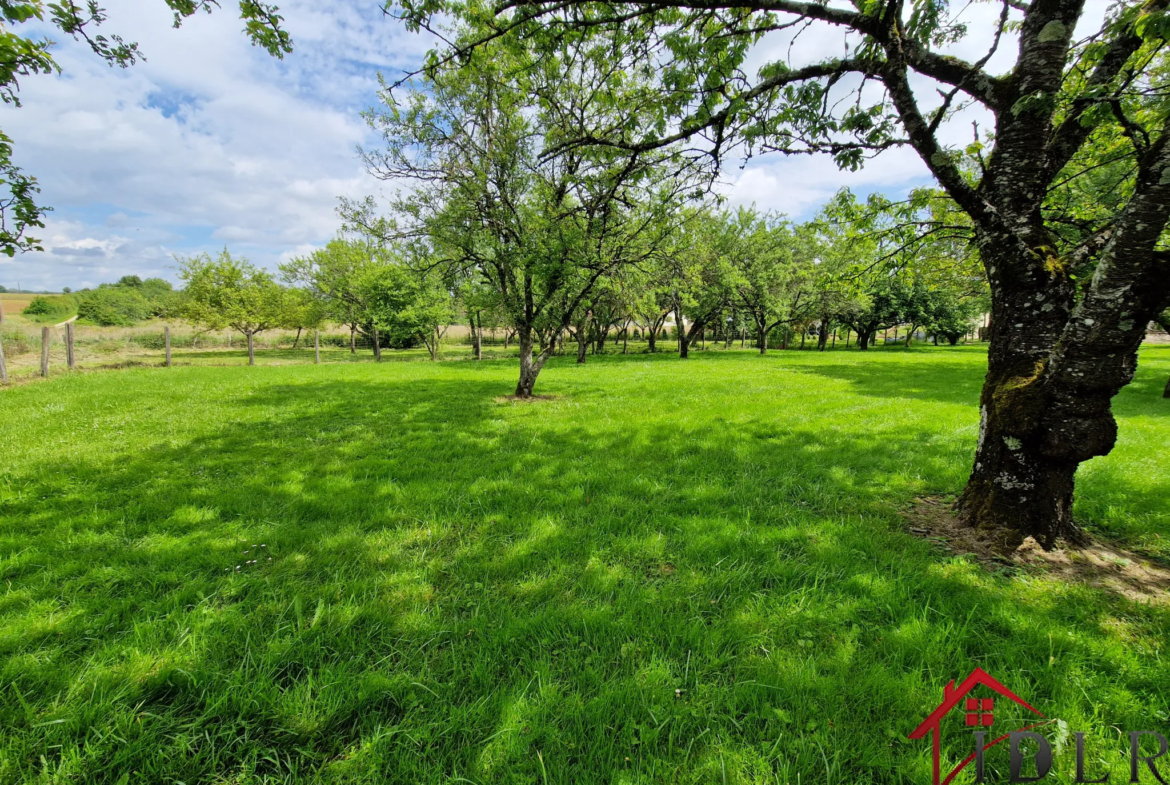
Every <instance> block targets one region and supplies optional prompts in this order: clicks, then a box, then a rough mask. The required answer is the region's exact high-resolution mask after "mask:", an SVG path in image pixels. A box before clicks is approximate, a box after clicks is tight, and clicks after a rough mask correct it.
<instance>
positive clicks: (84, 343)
mask: <svg viewBox="0 0 1170 785" xmlns="http://www.w3.org/2000/svg"><path fill="white" fill-rule="evenodd" d="M378 343H379V344H380V351H376V350H375V348H374V337H373V335H371V334H365V333H363V332H361V331H360V330H353V331H351V330H349V329H348V328H345V327H331V328H329V329H322V330H301V331H296V330H270V331H264V332H261V333H257V334H255V335H254V336H253V338H252V351H251V352H249V348H248V339H247V336H245V335H244V334H243V333H241V332H239V331H236V330H215V331H207V330H200V329H197V328H195V327H192V326H190V325H183V324H177V325H164V324H147V325H142V326H137V327H127V328H115V327H98V326H91V325H78V324H74V323H62V324H56V325H37V324H31V323H28V322H27V321H26V320H21V321H14V320H13V319H11V318H10V319H8V320H6V321H5V322H4V323H2V324H0V358H2V359H0V382H8V381H20V380H27V379H30V378H35V377H39V376H54V375H57V374H61V373H67V372H69V371H76V370H82V371H84V370H97V369H113V368H132V367H151V366H182V365H185V366H191V365H247V364H249V363H250V362H254V363H255V364H257V365H282V364H303V363H326V362H328V363H337V362H379V361H393V360H413V359H430V353H429V352H428V350H427V349H426V348H425V346H422V345H421V344H420V345H419V346H417V347H411V348H402V347H394V346H392V345H391V342H390V341H388V340H387V339H386V338H385V337H384V336H379V338H378ZM481 347H482V355H483V356H484V357H485V358H494V357H504V356H509V355H512V354H515V353H516V352H517V347H516V342H515V339H514V338H513V337H512V336H511V335H510V334H506V333H505V331H503V330H495V331H488V330H485V331H484V334H483V338H482V342H481ZM440 355H441V358H442V359H470V358H472V357H473V356H474V344H473V340H472V335H471V332H470V330H469V329H468V328H467V327H465V326H459V325H455V326H452V327H450V328H448V329H447V330H446V331H445V333H444V338H443V341H442V342H441V343H440Z"/></svg>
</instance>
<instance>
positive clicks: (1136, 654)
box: [0, 378, 1170, 783]
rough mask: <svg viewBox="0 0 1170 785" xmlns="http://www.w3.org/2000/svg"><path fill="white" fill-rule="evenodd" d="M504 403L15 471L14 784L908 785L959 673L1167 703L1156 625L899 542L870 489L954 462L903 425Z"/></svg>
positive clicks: (373, 403)
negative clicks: (944, 694) (832, 427)
mask: <svg viewBox="0 0 1170 785" xmlns="http://www.w3.org/2000/svg"><path fill="white" fill-rule="evenodd" d="M498 391H499V382H498V380H490V379H484V380H479V379H467V378H464V379H462V380H460V381H451V380H448V379H443V378H428V379H418V380H413V381H410V382H409V383H404V382H395V381H386V382H378V383H371V382H364V381H348V382H328V383H321V382H306V383H304V384H291V385H280V384H273V385H268V386H264V387H260V388H256V389H255V390H253V391H252V392H251V393H250V394H248V395H247V396H244V397H241V398H239V399H238V400H237V401H236V402H235V403H234V404H233V406H234V407H236V409H237V419H235V420H233V421H230V422H227V423H225V424H223V425H221V426H219V427H218V428H216V429H215V430H211V431H209V432H205V433H203V434H202V435H198V436H194V437H192V438H189V439H177V440H175V441H173V442H171V443H167V444H159V445H156V446H154V447H151V448H148V449H146V450H144V451H143V452H142V453H141V454H140V455H138V456H136V457H135V458H134V459H133V460H130V461H124V460H102V459H100V458H97V457H76V458H74V459H73V460H72V462H70V463H68V464H66V465H61V464H54V465H53V466H52V467H49V466H37V465H34V466H29V467H26V469H25V470H24V471H23V472H22V476H17V477H13V478H11V484H12V486H13V487H15V488H17V489H18V492H17V493H16V494H15V496H14V502H13V503H11V504H10V505H9V506H8V507H7V508H6V509H5V512H4V517H3V520H4V524H3V533H4V539H3V541H2V542H0V553H2V554H3V555H4V557H5V559H4V561H3V562H2V563H0V564H2V571H0V578H3V579H4V580H6V581H8V582H9V584H10V588H9V591H8V593H7V594H6V595H5V597H4V599H3V604H0V614H2V616H0V618H3V619H4V625H5V626H4V628H3V629H4V634H3V637H0V657H2V658H3V660H2V662H3V665H2V668H0V679H2V682H3V685H5V687H6V689H0V721H2V723H3V726H4V727H5V728H6V729H8V731H6V734H5V736H6V738H7V741H6V742H4V744H5V745H6V747H5V752H6V754H7V756H8V757H7V758H6V759H5V760H6V761H8V762H7V763H4V764H2V765H4V766H7V767H8V768H7V769H6V770H5V771H4V772H3V774H4V776H5V777H8V778H13V779H16V778H19V777H24V776H27V777H30V778H31V777H32V776H33V775H34V774H37V773H50V772H56V773H59V774H62V775H64V774H72V775H74V776H75V777H76V778H78V779H80V780H83V781H116V780H117V779H118V778H119V777H120V776H122V774H129V773H130V772H134V774H133V776H132V777H131V780H132V781H133V778H134V777H137V778H140V779H142V780H143V781H161V780H164V779H171V778H174V779H181V780H184V781H206V780H210V779H213V778H222V779H228V778H230V777H233V776H239V777H240V778H241V779H248V778H261V777H267V778H270V779H273V780H289V781H292V780H301V781H322V780H337V781H370V782H404V783H405V782H410V783H417V782H440V781H449V780H451V779H454V778H464V779H466V780H470V781H472V782H485V783H486V782H507V783H511V782H516V783H521V782H524V783H528V782H536V781H541V780H542V779H543V780H544V781H547V782H564V783H582V782H711V781H720V778H721V777H723V776H724V775H727V781H729V782H734V781H752V780H765V779H775V778H778V779H779V781H782V782H783V781H796V778H797V774H800V775H801V781H803V782H814V783H815V782H825V783H830V782H832V783H837V782H843V781H849V782H883V783H884V782H915V781H921V778H922V777H923V776H924V775H925V776H929V775H926V774H925V773H926V772H927V771H928V763H927V757H926V752H927V750H925V749H920V748H919V746H918V745H915V744H913V743H908V742H905V741H904V740H903V737H904V736H905V734H906V732H908V731H909V730H910V729H911V728H913V727H914V726H915V725H916V724H917V723H918V721H919V720H920V719H921V715H925V714H926V713H927V712H928V711H929V710H930V709H931V708H932V707H933V706H934V704H935V703H937V702H938V700H939V699H940V696H941V689H942V685H943V684H944V683H945V682H946V681H947V680H949V679H950V678H961V677H963V676H965V675H966V671H967V670H969V669H970V667H971V665H973V664H974V663H978V664H981V665H982V666H983V667H984V668H985V669H987V670H990V671H991V672H992V673H994V674H995V675H997V677H999V678H1001V679H1002V680H1005V681H1010V683H1011V686H1012V687H1013V688H1014V689H1016V690H1017V691H1019V692H1021V694H1024V695H1025V697H1026V698H1027V699H1029V700H1030V701H1032V702H1033V703H1034V704H1038V705H1040V706H1043V707H1044V710H1045V711H1046V713H1047V714H1049V716H1060V717H1062V718H1065V719H1067V720H1068V721H1069V723H1070V726H1072V727H1075V728H1078V729H1086V730H1091V729H1092V722H1094V721H1095V722H1103V721H1107V722H1109V723H1114V724H1117V725H1119V726H1123V727H1131V726H1132V727H1137V726H1138V725H1142V724H1143V722H1145V721H1146V720H1148V718H1149V717H1150V716H1151V714H1150V712H1152V711H1153V710H1154V707H1156V706H1157V705H1158V701H1159V700H1160V697H1159V695H1160V693H1159V689H1160V688H1158V687H1157V686H1155V685H1158V684H1163V685H1164V684H1167V683H1170V672H1168V669H1167V666H1166V665H1165V664H1163V663H1161V662H1160V661H1159V660H1158V659H1157V657H1156V655H1154V654H1153V653H1152V651H1151V650H1149V649H1148V648H1147V647H1148V646H1150V645H1151V641H1153V642H1155V644H1156V640H1157V634H1158V633H1157V631H1158V630H1159V629H1162V628H1164V625H1165V624H1166V623H1167V622H1168V621H1170V617H1168V616H1167V613H1166V612H1165V611H1164V610H1161V609H1157V608H1147V607H1142V606H1136V605H1132V604H1129V603H1126V602H1125V601H1123V600H1119V599H1116V598H1112V597H1108V596H1104V595H1100V594H1096V593H1093V592H1091V591H1090V590H1088V589H1085V588H1082V587H1061V586H1044V585H1040V584H1037V583H1035V582H1032V581H1026V580H1024V581H1021V580H1013V579H1011V578H1010V577H1007V576H994V575H988V574H986V573H984V572H983V571H981V569H980V568H978V567H977V566H976V565H974V564H971V563H968V562H965V561H963V560H961V559H955V558H951V557H946V556H943V555H941V554H939V553H937V552H933V551H930V550H929V549H928V548H927V547H926V546H925V545H924V544H922V543H919V542H916V541H915V540H914V539H912V538H910V537H907V536H905V535H904V534H902V533H901V532H900V531H898V527H899V524H898V522H897V519H896V517H895V516H894V515H893V512H892V510H893V505H894V503H895V502H896V501H897V499H898V498H899V496H900V495H903V494H905V493H906V488H899V487H894V488H891V484H890V478H891V477H895V476H897V475H898V473H899V472H901V471H903V470H904V469H905V462H906V460H907V458H908V456H912V460H913V463H914V465H915V467H916V471H918V472H921V473H922V474H924V475H926V476H928V477H929V476H937V475H945V473H946V471H947V465H948V464H949V463H950V462H951V461H952V460H953V454H954V446H953V445H948V444H947V443H946V442H945V441H940V440H939V439H938V438H937V434H934V433H933V432H931V431H930V429H929V428H928V427H926V426H923V428H922V430H921V431H920V432H916V431H913V430H907V431H904V432H902V433H901V434H899V436H898V439H901V440H903V441H901V442H900V443H894V444H891V442H890V437H889V435H888V434H871V433H867V432H866V430H865V429H864V428H859V429H858V430H857V431H852V432H848V433H837V434H836V435H835V437H834V438H832V439H827V438H826V434H825V432H824V431H823V430H821V429H817V428H814V427H812V426H802V427H785V428H778V427H776V424H775V423H774V422H772V421H770V420H768V419H767V418H765V417H763V416H758V417H756V418H754V419H753V420H751V421H750V422H747V423H740V424H739V425H737V427H736V428H734V429H732V428H729V427H726V426H725V424H722V423H721V422H720V421H719V420H718V418H717V417H716V416H714V415H713V416H712V417H709V418H706V419H703V418H699V417H696V418H692V419H691V420H689V421H685V422H682V421H680V422H676V423H672V424H669V425H668V424H663V423H654V422H649V423H637V422H633V423H631V422H630V421H628V420H612V421H611V420H609V419H606V418H600V417H593V416H581V415H577V414H575V410H574V409H572V408H571V407H565V408H563V409H557V408H544V409H540V408H539V407H534V408H530V407H521V408H520V409H513V408H512V407H506V406H501V405H499V404H495V403H493V402H492V397H493V396H494V395H496V394H497V393H498ZM574 395H575V396H577V397H578V398H582V399H587V398H589V397H590V395H591V393H588V392H584V391H582V390H578V391H577V392H575V393H574ZM586 403H588V401H586ZM550 406H551V407H556V406H557V404H556V403H555V402H551V403H550ZM253 413H255V414H256V416H255V417H253V416H251V415H252V414H253ZM273 413H274V414H273ZM261 414H262V415H263V416H262V417H261V416H260V415H261ZM931 437H933V438H931ZM49 500H51V503H46V502H48V501H49ZM260 543H263V544H264V545H265V546H266V548H265V549H264V550H265V552H267V553H268V554H270V557H271V558H272V559H273V561H272V562H268V561H267V559H268V558H269V556H263V561H261V562H260V563H259V564H257V565H248V566H245V567H243V568H242V569H241V570H240V571H239V572H238V573H237V572H236V570H235V566H236V565H237V564H239V562H240V561H241V560H242V559H244V558H245V557H244V554H243V550H244V549H245V548H248V546H250V545H251V544H260ZM1054 662H1055V663H1059V665H1060V667H1059V669H1057V668H1055V667H1052V666H1053V663H1054ZM1162 697H1164V696H1162ZM1098 712H1099V713H1100V716H1101V717H1103V718H1104V720H1101V719H1097V718H1096V716H1095V715H1096V713H1098ZM1147 724H1148V723H1147ZM1143 727H1144V725H1143ZM953 742H954V747H955V749H959V748H964V747H965V740H964V739H963V738H959V737H958V735H956V738H955V740H953ZM1107 753H1108V751H1105V752H1103V753H1102V754H1107ZM42 756H44V759H43V761H42Z"/></svg>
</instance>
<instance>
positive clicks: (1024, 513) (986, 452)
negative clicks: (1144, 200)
mask: <svg viewBox="0 0 1170 785" xmlns="http://www.w3.org/2000/svg"><path fill="white" fill-rule="evenodd" d="M1167 186H1170V178H1168V181H1167ZM1167 191H1168V193H1167V194H1165V196H1166V197H1167V198H1170V187H1168V188H1167ZM1036 214H1037V215H1038V214H1039V211H1038V210H1037V211H1036ZM1151 219H1152V216H1151ZM1151 223H1152V220H1151ZM1162 223H1164V221H1162ZM1159 225H1160V224H1159ZM1143 230H1145V231H1146V232H1149V231H1154V232H1157V231H1158V229H1156V228H1154V229H1149V228H1147V227H1143V226H1141V222H1140V221H1137V220H1134V221H1133V222H1132V223H1131V224H1130V227H1129V231H1128V232H1118V233H1117V234H1115V235H1113V238H1112V239H1111V240H1110V241H1109V244H1108V247H1107V248H1106V250H1105V252H1104V253H1103V254H1102V257H1101V259H1100V261H1099V262H1098V265H1097V270H1096V273H1095V274H1094V281H1093V288H1092V289H1090V290H1089V292H1088V293H1087V294H1086V295H1085V296H1084V297H1083V298H1082V299H1081V300H1080V301H1079V302H1078V301H1077V299H1076V287H1075V284H1074V282H1073V281H1072V280H1071V279H1070V276H1069V273H1068V270H1067V267H1066V263H1065V261H1064V260H1062V259H1059V258H1057V257H1055V256H1054V255H1052V253H1051V251H1050V248H1049V246H1047V244H1039V243H1038V244H1037V245H1036V247H1034V248H1031V249H1029V248H1027V247H1026V246H1024V247H1021V244H1020V243H1019V242H1018V237H1019V236H1018V235H1017V238H1016V239H1017V242H1015V243H1012V242H1010V241H1009V240H1008V239H1007V238H1005V237H1003V236H1002V235H999V234H996V233H994V232H986V231H980V232H978V234H977V243H978V246H979V250H980V253H981V254H982V255H983V259H984V265H985V267H986V269H987V271H988V279H989V283H990V286H991V294H992V313H991V320H990V327H989V330H990V346H989V349H988V370H987V378H986V379H985V381H984V386H983V392H982V395H981V397H980V428H979V441H978V446H977V448H976V452H975V465H974V468H973V470H972V473H971V477H970V479H969V480H968V483H967V487H966V489H965V490H964V492H963V495H962V497H961V498H960V500H959V504H958V511H959V514H960V516H961V517H962V519H963V520H964V521H965V522H967V523H968V524H970V525H972V526H975V527H979V528H983V529H987V530H992V531H995V532H997V533H999V535H1000V537H1001V539H1002V543H1003V544H1004V545H1006V546H1009V547H1012V546H1015V545H1018V544H1019V542H1021V541H1022V540H1023V539H1024V537H1026V536H1029V535H1031V536H1032V537H1034V538H1035V539H1036V540H1037V541H1038V542H1039V543H1040V544H1041V545H1042V546H1043V547H1045V548H1051V547H1052V546H1053V544H1054V543H1055V541H1056V540H1057V538H1059V537H1065V538H1067V539H1069V540H1073V541H1075V540H1078V539H1080V537H1081V534H1080V531H1079V529H1078V528H1077V526H1076V524H1075V523H1074V521H1073V488H1074V476H1075V475H1076V470H1077V467H1078V466H1079V465H1080V464H1081V463H1083V462H1084V461H1087V460H1089V459H1090V458H1093V457H1095V456H1099V455H1106V454H1108V453H1109V451H1110V450H1112V449H1113V446H1114V444H1115V442H1116V440H1117V423H1116V421H1115V420H1114V418H1113V414H1112V412H1111V411H1110V404H1111V401H1112V399H1113V396H1114V395H1116V394H1117V393H1118V391H1119V390H1120V389H1121V388H1122V387H1124V386H1125V385H1126V384H1128V383H1129V382H1130V380H1131V379H1133V375H1134V371H1135V369H1136V367H1137V353H1138V348H1139V347H1140V345H1141V342H1142V339H1143V337H1144V335H1145V326H1146V325H1147V324H1148V323H1149V320H1150V317H1151V315H1152V314H1153V313H1156V312H1157V309H1158V307H1159V306H1160V304H1161V302H1163V301H1164V299H1165V297H1166V296H1167V294H1168V293H1170V281H1168V280H1167V279H1170V276H1166V275H1163V276H1159V275H1158V274H1157V273H1158V269H1157V267H1158V266H1157V265H1142V264H1141V263H1140V262H1139V261H1138V260H1136V259H1135V255H1136V254H1138V253H1140V249H1141V247H1142V246H1143V245H1144V246H1145V248H1146V249H1147V250H1146V253H1153V242H1154V238H1142V237H1140V236H1136V235H1140V234H1141V233H1142V231H1143ZM1032 236H1033V237H1036V238H1041V239H1043V238H1045V237H1046V233H1045V232H1044V230H1043V227H1042V226H1041V225H1039V224H1038V222H1037V224H1036V225H1035V226H1034V233H1033V235H1032ZM1013 245H1014V246H1015V247H1014V248H1013V247H1012V246H1013Z"/></svg>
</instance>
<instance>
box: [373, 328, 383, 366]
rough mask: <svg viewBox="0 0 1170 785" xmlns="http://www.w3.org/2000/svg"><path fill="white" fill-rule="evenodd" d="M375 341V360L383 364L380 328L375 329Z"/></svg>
mask: <svg viewBox="0 0 1170 785" xmlns="http://www.w3.org/2000/svg"><path fill="white" fill-rule="evenodd" d="M373 339H374V359H375V360H377V361H378V362H382V342H381V341H380V340H378V328H377V327H375V328H374V334H373Z"/></svg>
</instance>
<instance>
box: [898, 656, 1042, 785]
mask: <svg viewBox="0 0 1170 785" xmlns="http://www.w3.org/2000/svg"><path fill="white" fill-rule="evenodd" d="M981 686H982V687H986V688H988V689H989V690H991V691H993V692H995V693H997V694H999V695H1002V696H1003V697H1004V698H1007V699H1008V700H1009V701H1011V702H1012V703H1015V704H1017V705H1019V706H1022V707H1023V708H1025V709H1027V710H1028V711H1030V712H1032V713H1033V714H1035V715H1036V716H1037V717H1041V718H1043V717H1044V715H1043V714H1041V713H1040V712H1038V711H1036V709H1034V708H1032V707H1031V706H1030V705H1028V703H1027V702H1025V701H1024V700H1023V699H1022V698H1020V697H1019V696H1018V695H1016V694H1015V693H1014V692H1012V691H1011V690H1009V689H1008V688H1007V687H1005V686H1003V685H1002V684H1000V683H999V682H998V681H996V680H995V679H994V678H992V676H991V674H989V673H987V672H986V671H984V670H983V669H982V668H976V669H975V670H974V671H973V672H972V673H971V675H970V676H968V677H967V678H965V679H963V683H962V684H960V685H959V686H958V687H956V686H955V682H954V681H953V680H952V681H951V682H950V683H949V684H947V686H946V687H945V688H944V689H943V702H942V703H940V704H939V705H938V708H937V709H935V710H934V711H932V712H931V713H930V715H929V716H928V717H927V718H926V719H925V720H923V721H922V724H921V725H919V726H918V727H917V728H915V729H914V731H913V732H912V733H911V734H910V736H909V737H908V738H911V739H921V738H922V737H924V736H925V735H926V734H928V733H930V734H933V739H932V742H933V745H934V749H933V761H934V777H933V780H932V783H933V785H949V783H950V782H951V780H953V779H954V778H955V775H956V774H958V773H959V772H960V771H962V770H963V769H964V768H966V767H967V765H968V764H969V763H971V761H973V760H975V753H974V752H972V753H971V754H970V755H968V756H967V757H966V758H964V759H963V761H962V762H960V763H959V765H958V766H956V767H955V768H954V769H952V770H951V773H950V774H948V775H947V776H946V777H945V778H943V779H940V777H941V772H940V770H939V769H940V765H939V749H940V747H941V730H942V728H941V727H940V726H941V723H942V722H943V718H944V717H946V716H947V715H948V714H950V713H951V712H952V711H953V710H955V709H959V712H960V713H961V714H962V715H963V726H964V727H971V728H990V727H991V726H992V724H993V723H994V722H995V699H994V698H975V697H967V696H968V694H969V693H970V692H971V691H972V690H974V689H975V688H976V687H981ZM960 704H961V705H960ZM1040 724H1042V723H1036V724H1033V725H1029V726H1027V727H1026V728H1020V729H1018V730H1030V729H1031V728H1035V727H1036V725H1040ZM1010 735H1011V734H1009V733H1005V734H1004V735H1002V736H1000V737H999V738H997V739H995V740H994V741H991V742H989V743H987V744H985V745H984V746H983V749H984V750H987V749H990V748H991V747H994V746H995V745H996V744H999V743H1000V742H1001V741H1004V740H1005V739H1007V738H1008V737H1009V736H1010Z"/></svg>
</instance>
